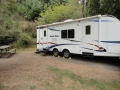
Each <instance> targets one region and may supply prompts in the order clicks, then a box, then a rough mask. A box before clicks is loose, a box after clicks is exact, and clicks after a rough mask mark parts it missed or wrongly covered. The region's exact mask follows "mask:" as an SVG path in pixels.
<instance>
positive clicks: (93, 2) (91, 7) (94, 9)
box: [86, 0, 101, 15]
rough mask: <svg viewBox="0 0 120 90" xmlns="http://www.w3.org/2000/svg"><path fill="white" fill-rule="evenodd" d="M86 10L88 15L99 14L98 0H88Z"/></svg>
mask: <svg viewBox="0 0 120 90" xmlns="http://www.w3.org/2000/svg"><path fill="white" fill-rule="evenodd" d="M86 10H87V13H88V15H96V14H100V13H101V10H100V0H88V2H87V6H86Z"/></svg>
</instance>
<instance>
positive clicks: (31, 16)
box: [24, 0, 43, 21]
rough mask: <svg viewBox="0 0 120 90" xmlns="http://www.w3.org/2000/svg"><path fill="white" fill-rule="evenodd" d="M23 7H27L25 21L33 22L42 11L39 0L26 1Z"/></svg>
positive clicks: (41, 4)
mask: <svg viewBox="0 0 120 90" xmlns="http://www.w3.org/2000/svg"><path fill="white" fill-rule="evenodd" d="M25 5H26V7H27V10H26V13H25V16H24V17H25V19H27V20H29V21H34V20H35V19H36V17H38V16H39V13H40V12H41V11H42V7H43V3H42V2H41V1H40V0H26V2H25Z"/></svg>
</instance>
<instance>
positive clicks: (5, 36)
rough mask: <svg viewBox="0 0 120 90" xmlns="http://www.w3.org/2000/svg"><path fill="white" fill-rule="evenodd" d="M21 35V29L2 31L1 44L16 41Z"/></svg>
mask: <svg viewBox="0 0 120 90" xmlns="http://www.w3.org/2000/svg"><path fill="white" fill-rule="evenodd" d="M19 36H20V32H19V31H13V30H11V31H6V32H1V33H0V45H8V44H11V43H13V42H15V41H17V39H18V37H19Z"/></svg>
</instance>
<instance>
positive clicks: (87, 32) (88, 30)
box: [85, 25, 91, 35]
mask: <svg viewBox="0 0 120 90" xmlns="http://www.w3.org/2000/svg"><path fill="white" fill-rule="evenodd" d="M90 32H91V30H90V25H88V26H86V29H85V34H86V35H89V34H90Z"/></svg>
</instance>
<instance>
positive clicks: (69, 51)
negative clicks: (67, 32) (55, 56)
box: [62, 49, 70, 52]
mask: <svg viewBox="0 0 120 90" xmlns="http://www.w3.org/2000/svg"><path fill="white" fill-rule="evenodd" d="M65 50H68V49H63V51H62V52H64V51H65ZM68 51H69V50H68ZM69 52H70V51H69Z"/></svg>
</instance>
